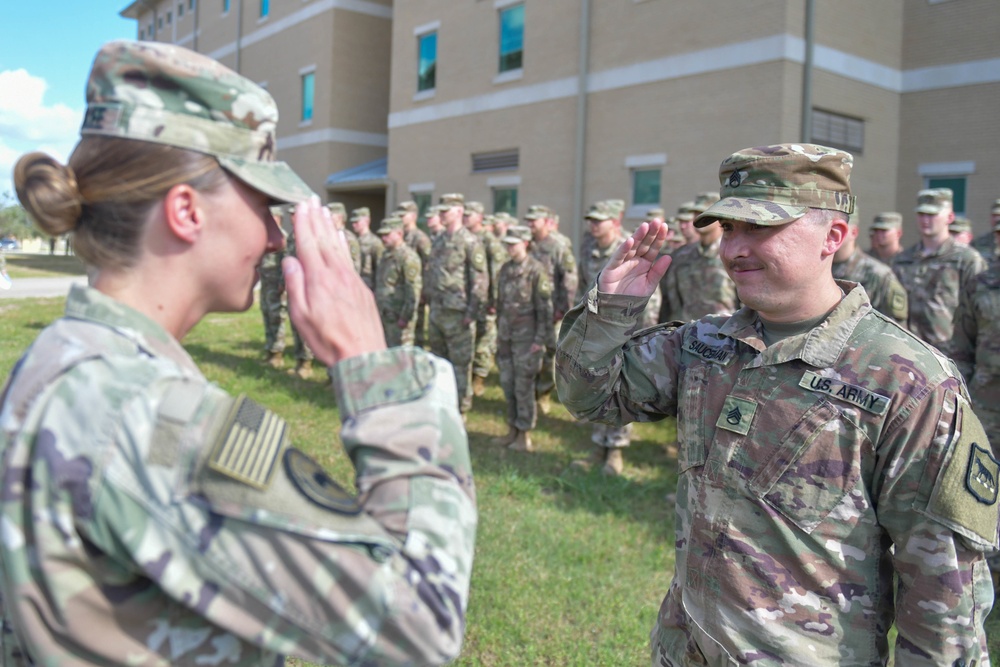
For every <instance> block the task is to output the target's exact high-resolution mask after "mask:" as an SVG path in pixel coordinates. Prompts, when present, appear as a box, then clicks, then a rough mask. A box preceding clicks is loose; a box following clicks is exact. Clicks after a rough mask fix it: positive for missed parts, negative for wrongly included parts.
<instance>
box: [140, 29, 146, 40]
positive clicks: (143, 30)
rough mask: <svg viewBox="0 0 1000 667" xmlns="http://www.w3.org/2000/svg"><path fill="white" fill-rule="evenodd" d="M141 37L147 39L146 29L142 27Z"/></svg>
mask: <svg viewBox="0 0 1000 667" xmlns="http://www.w3.org/2000/svg"><path fill="white" fill-rule="evenodd" d="M139 39H146V31H145V29H141V28H140V30H139Z"/></svg>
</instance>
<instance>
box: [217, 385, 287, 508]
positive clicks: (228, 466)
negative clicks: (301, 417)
mask: <svg viewBox="0 0 1000 667" xmlns="http://www.w3.org/2000/svg"><path fill="white" fill-rule="evenodd" d="M287 430H288V427H287V425H286V424H285V420H284V419H282V418H281V417H279V416H278V415H276V414H274V413H273V412H271V411H270V410H267V409H266V408H264V407H262V406H261V405H259V404H257V403H256V402H254V401H252V400H251V399H249V398H247V397H246V396H242V395H241V396H240V397H239V398H237V399H236V401H235V402H234V403H233V407H232V409H231V410H230V412H229V416H228V417H227V418H226V425H225V427H224V428H223V429H222V431H221V434H220V436H219V439H218V441H217V442H216V444H215V449H214V450H213V451H212V455H211V456H210V457H209V459H208V466H209V467H210V468H211V469H212V470H214V471H216V472H218V473H220V474H222V475H225V476H226V477H229V478H231V479H235V480H237V481H240V482H243V483H244V484H249V485H250V486H253V487H255V488H258V489H266V488H267V487H268V485H269V484H270V483H271V477H272V476H273V475H274V471H275V469H276V467H277V462H278V457H279V456H280V454H281V452H282V451H283V450H284V448H285V446H286V444H287Z"/></svg>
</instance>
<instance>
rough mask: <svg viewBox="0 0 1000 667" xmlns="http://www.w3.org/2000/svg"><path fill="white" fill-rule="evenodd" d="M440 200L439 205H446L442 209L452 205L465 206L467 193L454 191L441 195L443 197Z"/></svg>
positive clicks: (444, 209)
mask: <svg viewBox="0 0 1000 667" xmlns="http://www.w3.org/2000/svg"><path fill="white" fill-rule="evenodd" d="M439 201H440V204H439V205H440V206H443V207H444V208H443V209H442V211H446V210H448V209H449V208H451V207H452V206H465V195H462V194H459V193H457V192H452V193H449V194H446V195H441V199H440V200H439Z"/></svg>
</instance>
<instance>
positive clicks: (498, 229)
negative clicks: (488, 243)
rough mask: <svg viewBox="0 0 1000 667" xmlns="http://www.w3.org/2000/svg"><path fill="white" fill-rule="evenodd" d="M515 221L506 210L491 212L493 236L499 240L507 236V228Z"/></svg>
mask: <svg viewBox="0 0 1000 667" xmlns="http://www.w3.org/2000/svg"><path fill="white" fill-rule="evenodd" d="M515 222H516V221H515V220H514V218H512V217H511V215H510V213H507V212H506V211H501V212H500V213H495V214H493V236H495V237H497V238H498V239H500V240H501V241H502V240H503V239H505V238H507V229H508V228H509V227H510V226H511V225H513V224H514V223H515Z"/></svg>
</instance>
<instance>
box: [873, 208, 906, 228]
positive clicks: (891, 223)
mask: <svg viewBox="0 0 1000 667" xmlns="http://www.w3.org/2000/svg"><path fill="white" fill-rule="evenodd" d="M902 228H903V216H902V215H901V214H899V213H896V212H895V211H886V212H885V213H879V214H878V215H876V216H875V220H874V221H873V222H872V229H902Z"/></svg>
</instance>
